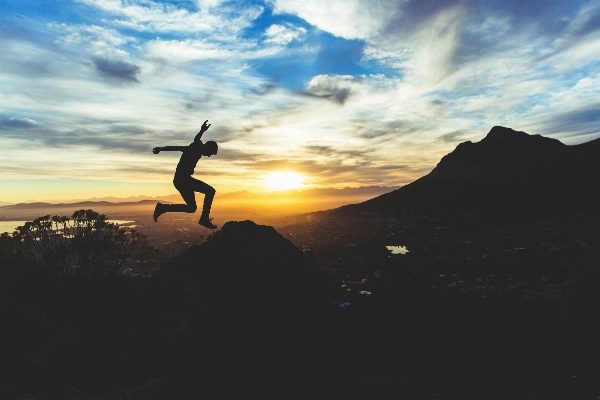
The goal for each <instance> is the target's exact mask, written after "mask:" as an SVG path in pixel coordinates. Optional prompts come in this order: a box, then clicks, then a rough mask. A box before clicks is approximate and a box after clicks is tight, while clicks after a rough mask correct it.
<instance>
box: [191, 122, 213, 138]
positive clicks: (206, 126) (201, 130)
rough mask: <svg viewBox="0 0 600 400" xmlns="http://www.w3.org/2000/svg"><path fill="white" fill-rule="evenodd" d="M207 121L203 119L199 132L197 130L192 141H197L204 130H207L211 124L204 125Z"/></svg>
mask: <svg viewBox="0 0 600 400" xmlns="http://www.w3.org/2000/svg"><path fill="white" fill-rule="evenodd" d="M207 122H208V120H206V121H204V123H203V124H202V127H201V128H200V132H198V133H197V134H196V137H195V138H194V142H197V141H199V140H200V138H201V137H202V135H203V134H204V132H206V131H207V130H208V128H210V125H211V124H208V125H206V123H207Z"/></svg>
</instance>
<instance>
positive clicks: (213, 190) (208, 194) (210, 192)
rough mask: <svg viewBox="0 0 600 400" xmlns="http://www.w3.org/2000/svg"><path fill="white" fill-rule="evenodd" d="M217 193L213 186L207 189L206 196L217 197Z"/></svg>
mask: <svg viewBox="0 0 600 400" xmlns="http://www.w3.org/2000/svg"><path fill="white" fill-rule="evenodd" d="M215 193H217V191H216V190H215V188H214V187H212V186H209V188H208V189H206V195H207V196H214V195H215Z"/></svg>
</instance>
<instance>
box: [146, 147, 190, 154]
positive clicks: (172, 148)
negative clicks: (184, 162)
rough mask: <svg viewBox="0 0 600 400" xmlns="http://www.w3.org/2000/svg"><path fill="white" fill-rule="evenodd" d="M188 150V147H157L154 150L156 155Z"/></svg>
mask: <svg viewBox="0 0 600 400" xmlns="http://www.w3.org/2000/svg"><path fill="white" fill-rule="evenodd" d="M185 149H187V146H165V147H155V148H153V149H152V152H153V153H154V154H158V153H160V152H161V151H184V150H185Z"/></svg>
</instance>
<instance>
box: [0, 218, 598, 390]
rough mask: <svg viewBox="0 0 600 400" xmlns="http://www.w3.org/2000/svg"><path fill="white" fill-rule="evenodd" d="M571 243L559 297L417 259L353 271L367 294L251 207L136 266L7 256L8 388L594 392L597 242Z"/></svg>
mask: <svg viewBox="0 0 600 400" xmlns="http://www.w3.org/2000/svg"><path fill="white" fill-rule="evenodd" d="M592 237H593V235H592ZM437 240H440V239H439V238H438V239H437ZM444 251H445V252H446V253H448V254H450V253H451V251H450V250H449V249H445V250H444ZM307 255H308V257H307ZM573 257H576V258H577V261H576V262H574V263H573V266H574V267H573V269H572V271H571V272H570V273H569V274H568V276H565V279H567V280H568V282H567V283H568V285H566V287H567V289H565V291H564V293H563V294H562V295H561V297H560V298H559V300H556V299H554V300H552V299H533V300H532V299H531V298H528V297H527V296H523V292H522V291H515V292H513V291H503V290H492V289H494V288H495V286H494V285H493V284H488V286H487V287H488V289H490V288H491V289H490V290H487V291H486V292H485V293H486V294H485V295H483V296H482V295H481V293H479V292H476V293H477V294H476V295H469V294H468V293H467V294H465V293H461V292H460V291H459V290H458V289H455V288H451V287H447V288H445V289H444V288H442V287H441V286H442V285H440V287H439V288H438V289H440V290H434V289H432V288H431V286H432V285H431V282H430V281H429V279H431V277H430V274H423V273H421V272H418V271H417V270H415V269H414V268H413V267H412V266H411V267H409V268H404V269H402V268H400V269H398V268H397V267H394V266H391V267H390V268H391V269H389V268H388V270H389V271H392V270H394V268H396V272H395V273H394V274H388V276H386V275H385V274H384V275H383V276H381V277H379V278H374V277H373V276H372V275H371V276H370V277H368V278H367V280H366V281H365V282H357V283H356V285H358V286H360V287H359V288H360V289H361V290H362V289H368V292H367V293H370V295H368V294H367V293H364V294H363V295H361V294H360V293H359V291H358V290H354V289H351V290H350V291H348V288H351V287H352V283H349V282H348V285H346V287H343V288H342V287H341V284H342V283H343V282H339V281H338V279H339V276H338V275H339V271H337V272H335V273H332V272H331V271H333V270H335V269H332V268H330V267H331V265H332V264H331V263H329V264H327V263H325V264H321V265H319V264H317V263H315V262H314V261H312V260H311V258H313V259H314V257H313V256H312V255H311V254H307V252H304V253H303V252H302V251H300V250H298V249H297V248H296V247H295V246H294V245H293V244H292V243H291V242H290V241H288V240H287V239H285V238H283V237H282V236H281V235H280V234H278V233H277V232H276V231H275V230H274V229H273V228H271V227H268V226H260V225H256V224H254V223H252V222H250V221H246V222H237V223H233V222H232V223H228V224H226V225H225V226H224V227H223V229H222V230H221V231H218V232H217V233H216V234H214V235H213V236H211V237H210V238H209V239H208V240H207V241H206V242H205V243H203V244H201V245H198V246H192V247H191V248H189V249H188V250H187V251H185V252H184V253H182V254H181V255H179V256H177V257H175V258H174V259H172V260H171V261H170V262H168V263H167V264H166V265H164V266H163V267H162V268H161V269H160V271H159V272H158V273H156V274H154V275H153V276H152V277H151V278H144V279H137V280H136V279H125V278H94V279H86V280H81V279H75V278H70V279H66V278H60V277H56V276H53V275H51V274H49V273H48V272H47V271H43V270H38V269H35V268H33V267H26V266H24V265H21V264H20V263H19V261H18V259H16V258H14V257H13V258H11V257H8V256H6V255H4V259H3V263H2V269H1V273H2V276H1V281H0V285H1V287H0V288H1V293H2V297H1V301H2V303H1V305H2V326H1V331H0V332H1V335H2V337H1V342H0V345H1V354H0V355H1V357H2V364H1V368H2V369H1V376H2V382H1V393H0V395H1V397H2V398H3V399H19V398H21V399H86V400H87V399H92V398H95V399H171V398H173V399H174V398H177V399H187V398H189V399H218V398H223V399H234V398H235V399H244V398H247V399H253V398H261V399H296V398H297V399H306V398H314V399H348V398H374V399H375V398H376V399H388V398H389V399H397V398H407V399H426V398H443V399H481V398H486V399H506V398H518V399H567V398H571V399H592V398H594V399H596V398H598V395H599V394H600V385H599V382H600V380H599V379H598V378H599V377H600V363H599V362H598V360H599V357H600V343H599V342H598V340H597V339H598V337H600V323H599V318H598V315H600V310H599V305H600V295H599V291H598V290H597V288H598V284H599V282H600V272H599V263H600V247H599V246H598V243H588V247H586V248H585V249H584V250H581V251H578V252H577V254H576V255H574V256H573ZM317 258H318V257H317ZM386 258H387V256H386ZM324 265H326V266H327V269H328V271H329V275H328V274H326V273H325V272H324V268H322V267H323V266H324ZM340 265H343V264H340ZM369 265H371V264H369ZM372 266H373V267H377V265H375V264H374V265H372ZM424 268H425V267H424ZM353 271H355V270H353ZM371 272H372V271H371ZM437 272H438V271H436V273H437ZM450 285H451V282H448V283H447V284H446V286H450ZM484 296H485V297H484ZM344 303H350V305H349V306H345V307H340V304H344Z"/></svg>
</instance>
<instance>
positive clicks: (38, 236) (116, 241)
mask: <svg viewBox="0 0 600 400" xmlns="http://www.w3.org/2000/svg"><path fill="white" fill-rule="evenodd" d="M146 238H147V236H145V235H142V234H140V233H138V232H137V231H136V230H135V229H130V230H126V229H123V228H119V226H118V225H117V224H115V223H112V222H108V221H107V217H106V215H104V214H99V213H97V212H96V211H93V210H78V211H75V212H74V213H73V215H72V216H71V218H68V217H65V216H63V217H59V216H53V217H50V215H45V216H43V217H39V218H36V219H35V220H33V221H30V222H26V223H25V224H24V225H23V226H19V227H18V228H17V229H16V230H15V231H14V232H13V234H12V237H7V235H4V236H3V237H2V248H3V249H2V253H3V258H4V257H12V258H18V259H19V260H20V261H22V262H24V263H26V264H31V265H40V266H43V267H46V268H49V269H51V270H53V271H55V272H56V273H58V274H59V275H71V276H82V277H86V276H93V275H114V274H116V273H117V272H118V271H119V270H120V269H122V268H124V267H127V266H133V264H135V263H137V262H139V261H142V260H144V259H148V258H149V257H150V255H151V253H152V248H151V247H150V246H149V245H147V244H146Z"/></svg>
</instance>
